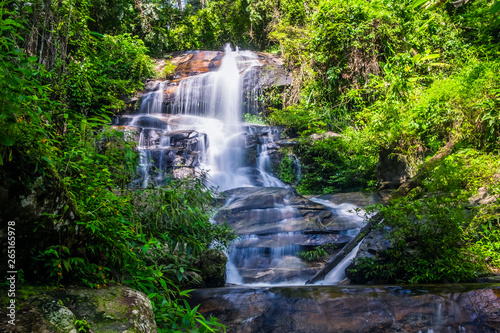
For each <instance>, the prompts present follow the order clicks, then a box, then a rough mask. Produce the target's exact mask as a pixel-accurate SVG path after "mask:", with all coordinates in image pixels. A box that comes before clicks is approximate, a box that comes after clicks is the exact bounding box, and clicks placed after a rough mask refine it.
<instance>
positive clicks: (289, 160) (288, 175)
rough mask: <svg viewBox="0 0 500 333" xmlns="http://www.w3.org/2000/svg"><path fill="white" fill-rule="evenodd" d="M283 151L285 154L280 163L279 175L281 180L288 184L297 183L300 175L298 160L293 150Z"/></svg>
mask: <svg viewBox="0 0 500 333" xmlns="http://www.w3.org/2000/svg"><path fill="white" fill-rule="evenodd" d="M282 153H283V154H285V155H284V157H283V158H282V159H281V160H280V163H279V164H278V167H277V175H278V177H279V179H280V180H281V181H283V182H285V183H287V184H297V182H298V181H299V177H300V175H299V170H298V168H299V167H300V166H298V165H297V163H298V161H297V160H296V157H295V156H294V155H293V154H292V152H290V151H286V150H285V151H282Z"/></svg>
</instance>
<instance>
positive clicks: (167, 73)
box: [160, 60, 177, 79]
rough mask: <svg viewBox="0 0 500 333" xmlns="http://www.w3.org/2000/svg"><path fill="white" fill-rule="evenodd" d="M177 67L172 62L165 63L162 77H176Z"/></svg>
mask: <svg viewBox="0 0 500 333" xmlns="http://www.w3.org/2000/svg"><path fill="white" fill-rule="evenodd" d="M176 67H177V66H176V65H175V64H173V63H171V62H170V61H168V60H166V61H165V66H164V67H163V69H162V71H161V74H160V76H161V77H162V78H164V79H168V78H170V77H171V76H172V75H174V72H175V68H176Z"/></svg>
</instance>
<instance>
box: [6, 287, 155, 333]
mask: <svg viewBox="0 0 500 333" xmlns="http://www.w3.org/2000/svg"><path fill="white" fill-rule="evenodd" d="M83 320H85V321H86V322H87V323H88V324H89V326H90V330H91V331H92V332H103V333H105V332H122V333H131V332H135V333H154V332H157V328H156V322H155V316H154V313H153V308H152V306H151V302H150V300H149V298H148V297H147V296H146V295H145V294H143V293H141V292H139V291H137V290H134V289H131V288H128V287H123V286H113V287H107V288H101V289H85V288H67V289H56V290H52V291H47V290H38V291H37V293H36V294H35V295H34V296H30V297H29V298H28V299H27V300H25V301H22V305H21V308H20V309H19V310H18V311H17V313H16V325H15V326H12V325H9V324H8V323H5V321H2V323H0V331H1V332H13V333H15V332H20V333H21V332H22V333H24V332H32V333H52V332H61V333H76V332H79V330H78V328H79V327H78V326H79V324H78V322H82V321H83Z"/></svg>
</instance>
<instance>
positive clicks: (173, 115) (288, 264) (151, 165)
mask: <svg viewBox="0 0 500 333" xmlns="http://www.w3.org/2000/svg"><path fill="white" fill-rule="evenodd" d="M263 68H264V65H263V63H262V61H261V59H260V56H259V55H258V54H255V53H252V52H250V51H239V50H236V51H233V50H231V48H230V47H229V46H226V47H225V49H224V53H223V56H222V58H221V61H220V66H219V67H218V69H217V70H212V71H208V72H205V73H201V74H198V75H192V76H188V77H186V78H183V79H182V80H180V81H178V82H168V81H165V82H159V83H158V84H157V87H156V88H155V89H152V90H151V91H150V92H148V93H147V94H145V96H144V97H143V99H142V103H141V106H140V109H139V112H138V113H137V114H133V115H126V116H122V117H121V118H120V119H119V121H118V125H120V126H122V128H124V129H125V131H126V133H127V135H130V136H132V137H134V139H135V140H137V142H138V149H139V152H140V166H139V168H140V170H139V174H140V177H139V178H138V179H136V180H135V185H136V186H141V187H147V186H150V185H154V186H161V184H162V183H163V182H165V181H166V179H167V178H168V175H169V174H173V175H174V176H175V177H187V176H193V175H200V174H201V173H203V172H206V173H207V176H208V177H207V181H208V185H209V186H211V187H214V188H217V189H218V191H220V192H221V193H222V195H223V197H224V200H223V205H222V208H220V210H219V211H218V213H217V214H216V215H215V216H214V218H213V222H214V223H224V222H226V223H228V224H229V225H230V226H231V227H232V228H234V230H235V232H236V233H237V234H238V235H240V238H239V239H238V240H236V241H235V242H233V244H232V246H231V248H230V249H229V251H228V264H227V274H226V276H227V279H226V282H227V286H226V287H223V288H214V289H199V290H196V291H194V292H193V293H192V295H193V296H192V299H191V300H190V302H192V304H201V306H200V308H199V311H200V312H201V313H203V314H204V315H206V316H210V315H214V316H217V317H218V318H219V319H220V320H221V322H223V323H224V324H226V325H227V326H228V328H229V330H230V332H497V329H498V327H497V328H495V327H494V325H493V326H492V325H491V324H489V321H488V320H489V319H488V320H486V319H484V318H489V317H488V316H493V315H494V314H491V313H490V312H491V308H488V309H489V310H488V309H483V307H484V306H483V305H481V304H486V303H487V302H490V303H491V304H490V303H488V304H489V306H496V308H497V309H498V308H499V307H500V303H499V301H498V300H499V298H500V289H498V287H492V288H491V289H481V288H485V286H476V287H472V286H470V287H464V286H455V287H442V288H440V289H439V288H438V289H436V288H435V287H422V288H404V287H400V286H383V287H367V286H345V285H339V283H340V282H341V281H342V280H343V279H344V278H345V273H344V271H345V268H346V267H347V266H348V265H349V263H350V260H352V258H353V257H354V256H355V254H356V250H357V249H355V250H354V251H353V252H352V253H351V254H350V255H349V256H347V257H346V259H345V260H343V261H342V262H341V263H340V264H339V265H338V266H337V267H336V269H334V270H333V271H332V272H330V273H329V274H328V275H327V276H326V278H325V279H324V280H323V281H320V282H318V283H317V284H316V285H312V286H304V285H305V282H306V281H307V280H308V279H310V278H311V277H312V276H314V274H315V273H316V272H317V271H318V270H319V269H320V268H321V267H322V264H323V263H322V262H314V261H313V262H309V261H306V260H304V259H303V258H301V256H300V255H299V253H301V252H302V251H306V250H310V249H313V248H315V247H318V246H321V245H326V244H328V246H329V248H330V249H331V253H330V254H334V253H335V252H336V251H337V252H338V251H339V250H340V249H341V248H342V247H343V246H344V245H345V244H347V243H348V242H349V241H350V240H351V239H352V238H353V236H354V235H356V233H357V232H359V230H360V228H361V227H363V225H364V224H365V220H364V218H363V217H360V216H358V215H357V214H355V213H354V210H355V209H356V208H358V207H357V206H355V205H353V204H351V203H349V202H344V203H341V204H333V203H332V202H329V201H328V200H324V199H320V198H314V197H313V198H309V199H308V198H305V197H302V196H300V195H298V194H297V193H296V192H295V191H294V189H293V188H291V187H290V186H287V185H286V184H284V183H283V182H281V181H280V180H279V179H278V178H276V177H275V176H274V175H273V172H272V170H273V165H275V164H276V163H277V161H279V158H280V147H284V146H286V145H287V144H289V141H287V140H284V139H283V138H282V134H281V129H280V128H278V127H273V126H263V125H255V124H248V123H245V122H243V121H242V118H243V114H244V113H249V114H253V115H256V114H258V112H259V110H261V108H262V105H260V103H259V100H261V98H260V97H261V96H262V86H260V85H259V84H256V82H257V81H259V80H261V79H260V77H259V75H261V73H262V70H263ZM169 89H174V92H173V93H172V94H171V97H170V100H169V101H168V102H166V101H165V100H164V99H165V91H167V90H169ZM297 163H298V164H297V166H296V168H295V169H296V170H298V172H300V164H299V161H297ZM297 176H298V177H299V176H300V175H297ZM358 246H359V245H358ZM478 288H479V289H478ZM485 302H486V303H485ZM495 302H496V303H495ZM481 311H482V312H481ZM488 311H489V312H488ZM482 316H483V317H482ZM496 316H497V317H496V318H497V319H498V316H500V315H498V313H497V314H496ZM497 319H496V320H497Z"/></svg>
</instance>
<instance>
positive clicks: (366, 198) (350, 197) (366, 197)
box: [317, 191, 390, 207]
mask: <svg viewBox="0 0 500 333" xmlns="http://www.w3.org/2000/svg"><path fill="white" fill-rule="evenodd" d="M389 194H390V191H380V192H372V193H367V192H350V193H337V194H323V195H320V196H318V197H317V198H318V199H322V200H327V201H330V202H331V203H333V204H335V205H340V204H342V203H351V204H354V205H356V206H359V207H366V206H370V205H375V204H377V203H380V202H386V201H387V200H388V198H389Z"/></svg>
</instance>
